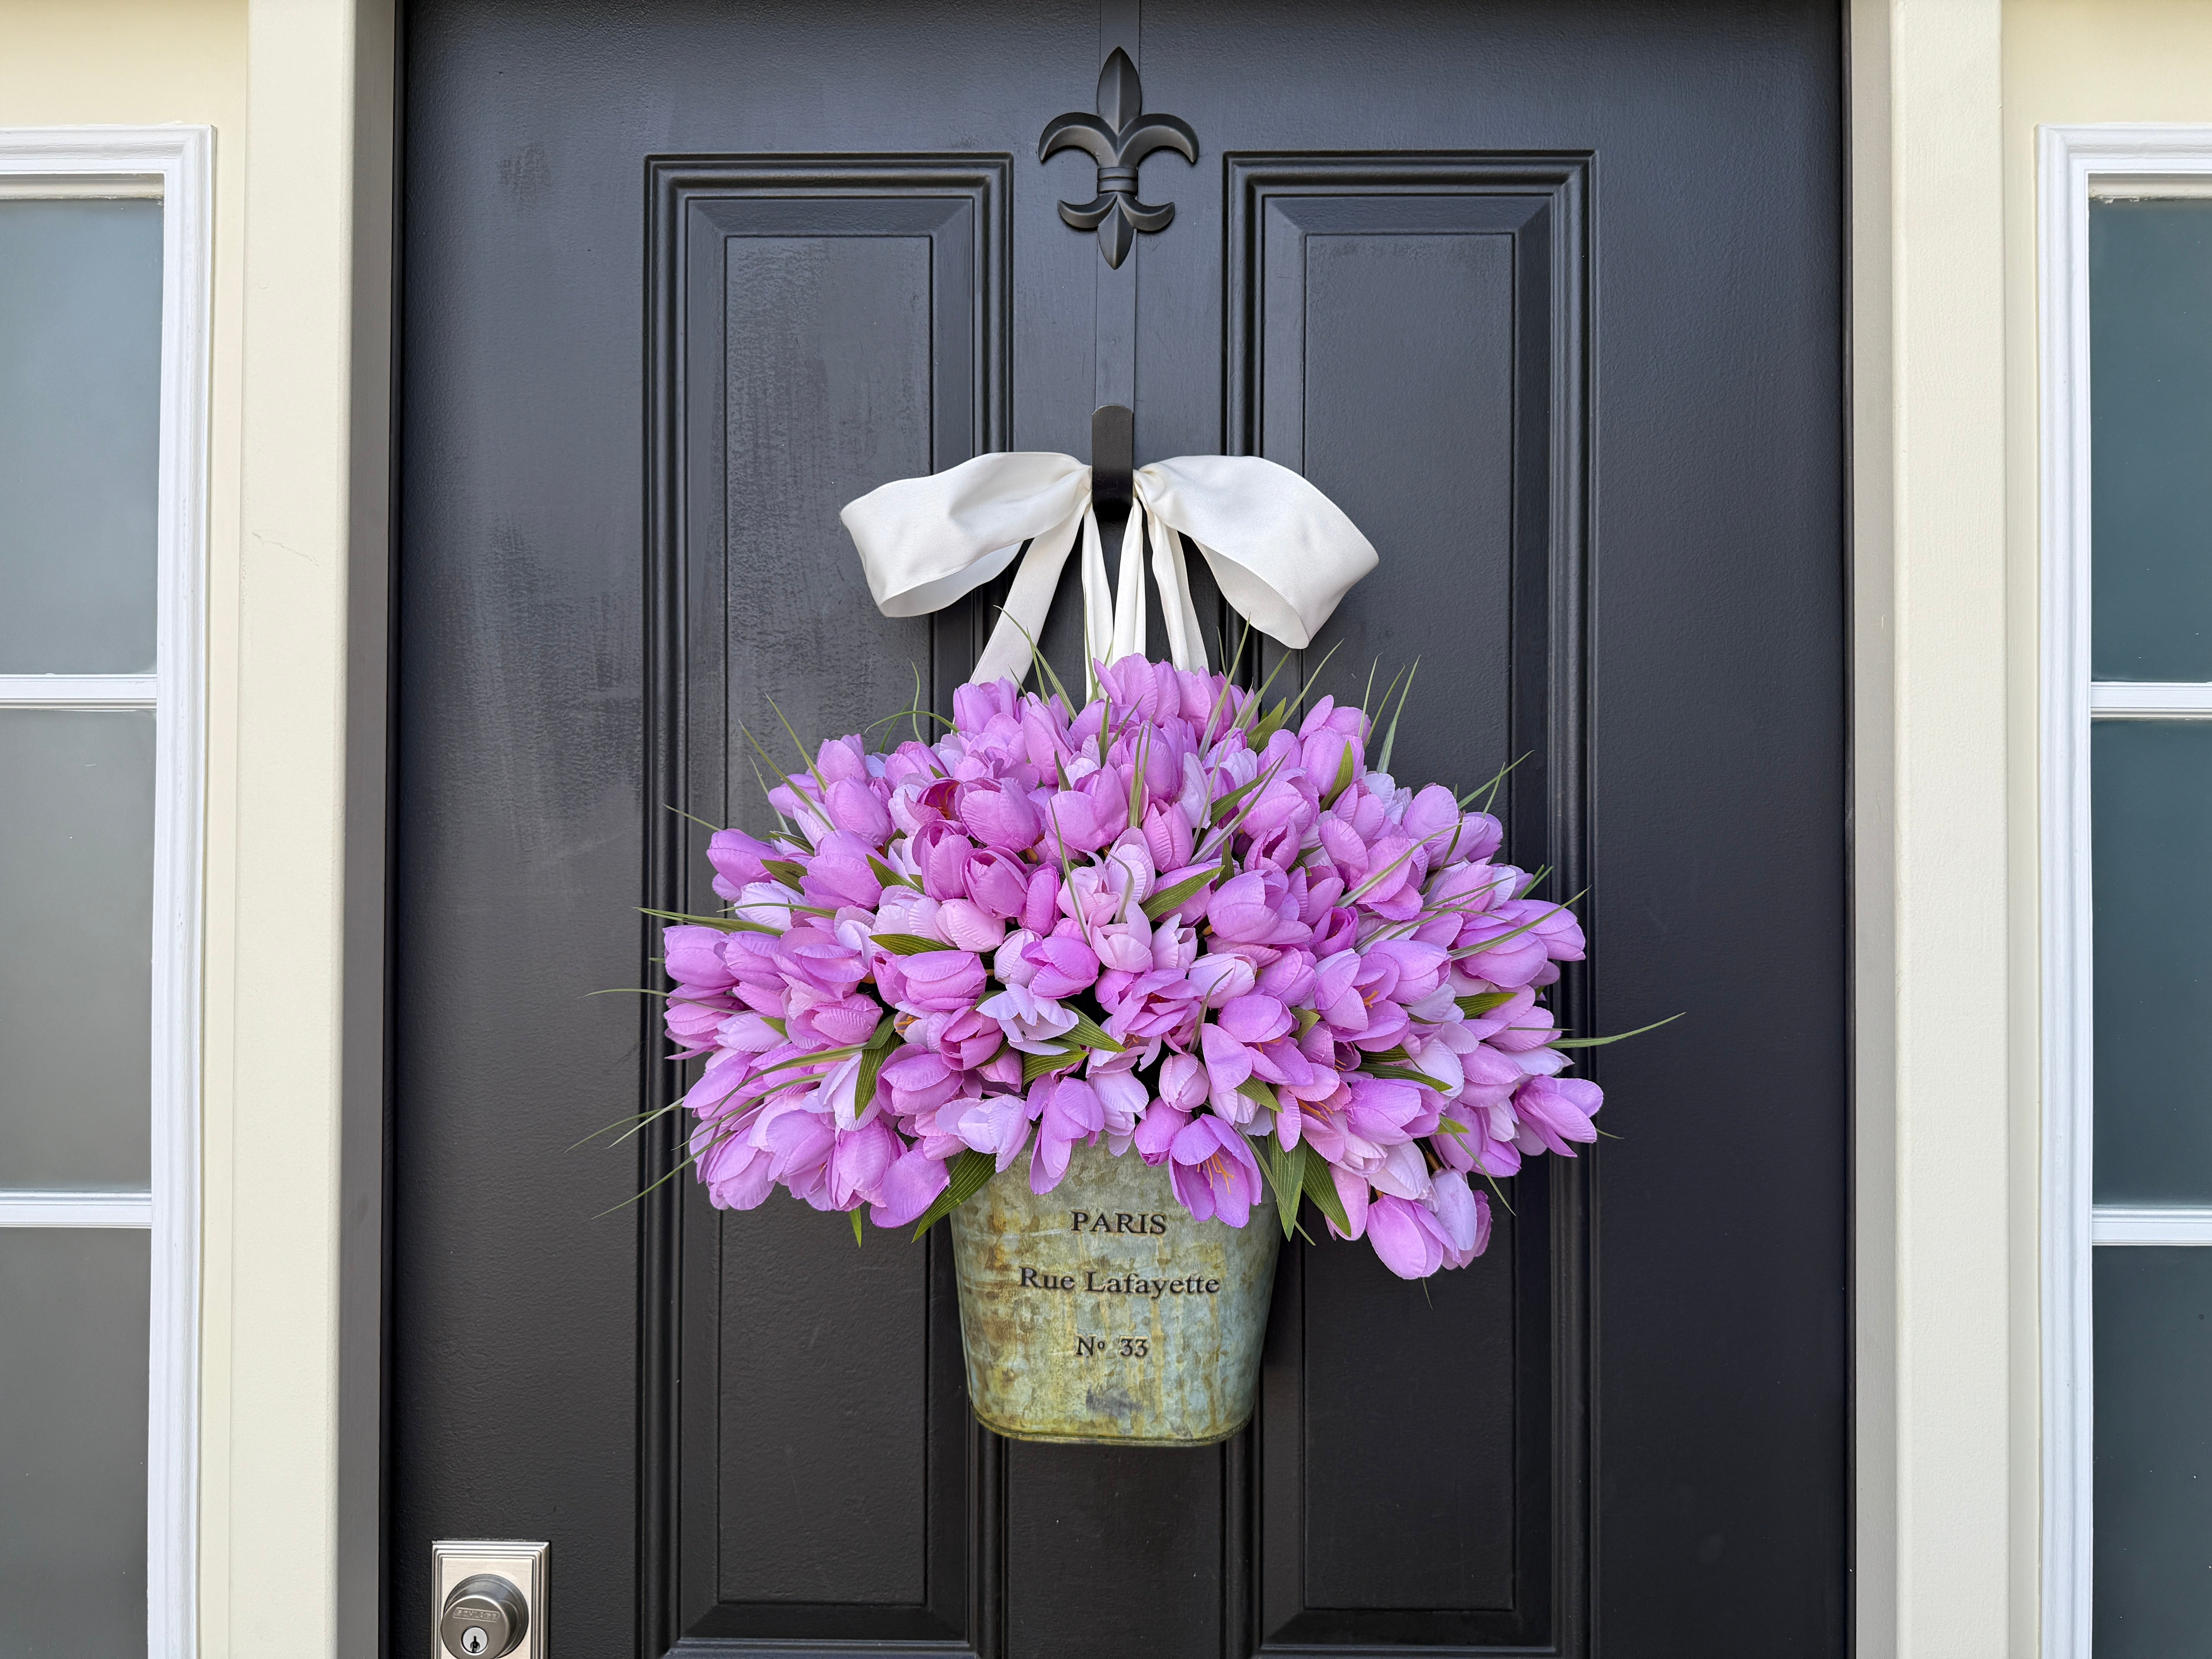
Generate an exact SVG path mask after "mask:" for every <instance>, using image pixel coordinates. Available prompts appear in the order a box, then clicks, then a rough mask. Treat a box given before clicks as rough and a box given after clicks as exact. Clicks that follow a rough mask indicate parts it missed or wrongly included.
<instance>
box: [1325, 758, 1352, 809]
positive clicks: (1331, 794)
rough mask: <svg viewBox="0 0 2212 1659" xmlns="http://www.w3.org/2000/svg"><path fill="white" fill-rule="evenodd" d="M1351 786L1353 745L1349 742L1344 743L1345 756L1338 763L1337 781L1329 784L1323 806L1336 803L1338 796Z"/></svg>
mask: <svg viewBox="0 0 2212 1659" xmlns="http://www.w3.org/2000/svg"><path fill="white" fill-rule="evenodd" d="M1350 787H1352V745H1351V744H1348V743H1347V744H1345V745H1344V758H1343V759H1342V760H1340V761H1339V762H1337V763H1336V781H1335V782H1334V783H1333V784H1331V785H1330V786H1329V791H1328V796H1327V797H1326V798H1325V799H1323V800H1322V805H1323V806H1334V805H1336V798H1337V797H1338V796H1339V795H1340V794H1342V793H1344V792H1345V791H1346V789H1349V788H1350Z"/></svg>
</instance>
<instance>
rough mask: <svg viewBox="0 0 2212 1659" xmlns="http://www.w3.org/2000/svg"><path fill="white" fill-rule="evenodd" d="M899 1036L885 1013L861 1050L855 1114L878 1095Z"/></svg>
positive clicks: (860, 1111) (896, 1023) (854, 1099)
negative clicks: (881, 1077)
mask: <svg viewBox="0 0 2212 1659" xmlns="http://www.w3.org/2000/svg"><path fill="white" fill-rule="evenodd" d="M897 1037H898V1022H897V1021H896V1019H894V1018H892V1017H891V1016H890V1015H889V1014H885V1015H884V1017H883V1018H882V1019H881V1020H880V1021H879V1022H878V1024H877V1025H876V1032H875V1035H874V1036H872V1037H870V1038H869V1039H868V1046H867V1047H866V1048H863V1049H861V1050H860V1077H859V1078H858V1079H855V1081H854V1085H853V1111H854V1115H856V1116H857V1115H859V1114H860V1113H862V1112H865V1111H866V1110H867V1109H868V1103H869V1102H870V1101H872V1100H873V1099H874V1098H875V1097H876V1078H877V1075H878V1073H881V1072H882V1070H883V1069H884V1061H885V1060H889V1059H890V1054H891V1044H892V1043H893V1042H895V1041H896V1040H897ZM855 1213H857V1212H855Z"/></svg>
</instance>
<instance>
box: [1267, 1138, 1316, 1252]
mask: <svg viewBox="0 0 2212 1659" xmlns="http://www.w3.org/2000/svg"><path fill="white" fill-rule="evenodd" d="M1260 1152H1261V1158H1260V1160H1259V1163H1260V1173H1261V1175H1263V1176H1266V1177H1267V1188H1268V1190H1269V1191H1270V1192H1272V1193H1273V1194H1274V1195H1275V1215H1276V1217H1277V1218H1278V1219H1279V1220H1280V1221H1281V1222H1282V1224H1283V1237H1285V1238H1288V1237H1291V1234H1293V1233H1296V1232H1300V1231H1304V1229H1302V1228H1301V1227H1299V1225H1298V1200H1299V1197H1300V1195H1301V1194H1303V1193H1304V1190H1305V1179H1306V1144H1305V1142H1304V1141H1303V1140H1302V1141H1300V1142H1299V1143H1298V1144H1297V1146H1295V1147H1293V1148H1291V1149H1290V1150H1288V1151H1285V1149H1284V1146H1283V1143H1282V1142H1281V1140H1279V1139H1277V1138H1276V1137H1275V1136H1273V1135H1269V1136H1267V1139H1265V1140H1263V1141H1262V1142H1261V1146H1260Z"/></svg>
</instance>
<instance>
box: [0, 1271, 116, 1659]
mask: <svg viewBox="0 0 2212 1659" xmlns="http://www.w3.org/2000/svg"><path fill="white" fill-rule="evenodd" d="M147 1245H148V1236H147V1235H146V1234H145V1233H143V1232H140V1231H136V1230H131V1231H120V1230H118V1231H76V1230H73V1229H64V1228H52V1229H47V1228H25V1229H17V1230H6V1231H0V1653H4V1654H7V1655H9V1659H18V1656H20V1659H47V1656H52V1659H91V1656H95V1655H97V1656H99V1659H131V1656H138V1655H143V1654H144V1653H145V1651H146V1324H147V1305H148V1297H147Z"/></svg>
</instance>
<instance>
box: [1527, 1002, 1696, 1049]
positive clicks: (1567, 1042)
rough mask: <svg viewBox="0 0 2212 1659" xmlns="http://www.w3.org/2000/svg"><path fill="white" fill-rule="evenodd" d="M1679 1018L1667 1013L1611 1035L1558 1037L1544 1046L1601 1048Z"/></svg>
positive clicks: (1677, 1015) (1642, 1033)
mask: <svg viewBox="0 0 2212 1659" xmlns="http://www.w3.org/2000/svg"><path fill="white" fill-rule="evenodd" d="M1685 1012H1687V1011H1685ZM1680 1018H1682V1016H1681V1015H1680V1014H1669V1015H1668V1016H1667V1018H1664V1019H1657V1020H1654V1021H1652V1022H1651V1024H1649V1025H1639V1026H1638V1027H1637V1028H1636V1029H1635V1030H1632V1031H1615V1032H1614V1033H1613V1035H1612V1036H1601V1037H1560V1038H1559V1039H1558V1040H1556V1041H1555V1042H1548V1043H1547V1044H1545V1045H1544V1046H1545V1047H1547V1048H1604V1047H1605V1045H1606V1044H1607V1043H1608V1042H1621V1041H1623V1040H1624V1039H1626V1038H1628V1037H1632V1036H1643V1035H1644V1033H1645V1032H1646V1031H1656V1030H1658V1029H1659V1028H1660V1027H1661V1026H1662V1025H1672V1024H1674V1022H1675V1021H1676V1020H1678V1019H1680Z"/></svg>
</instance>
